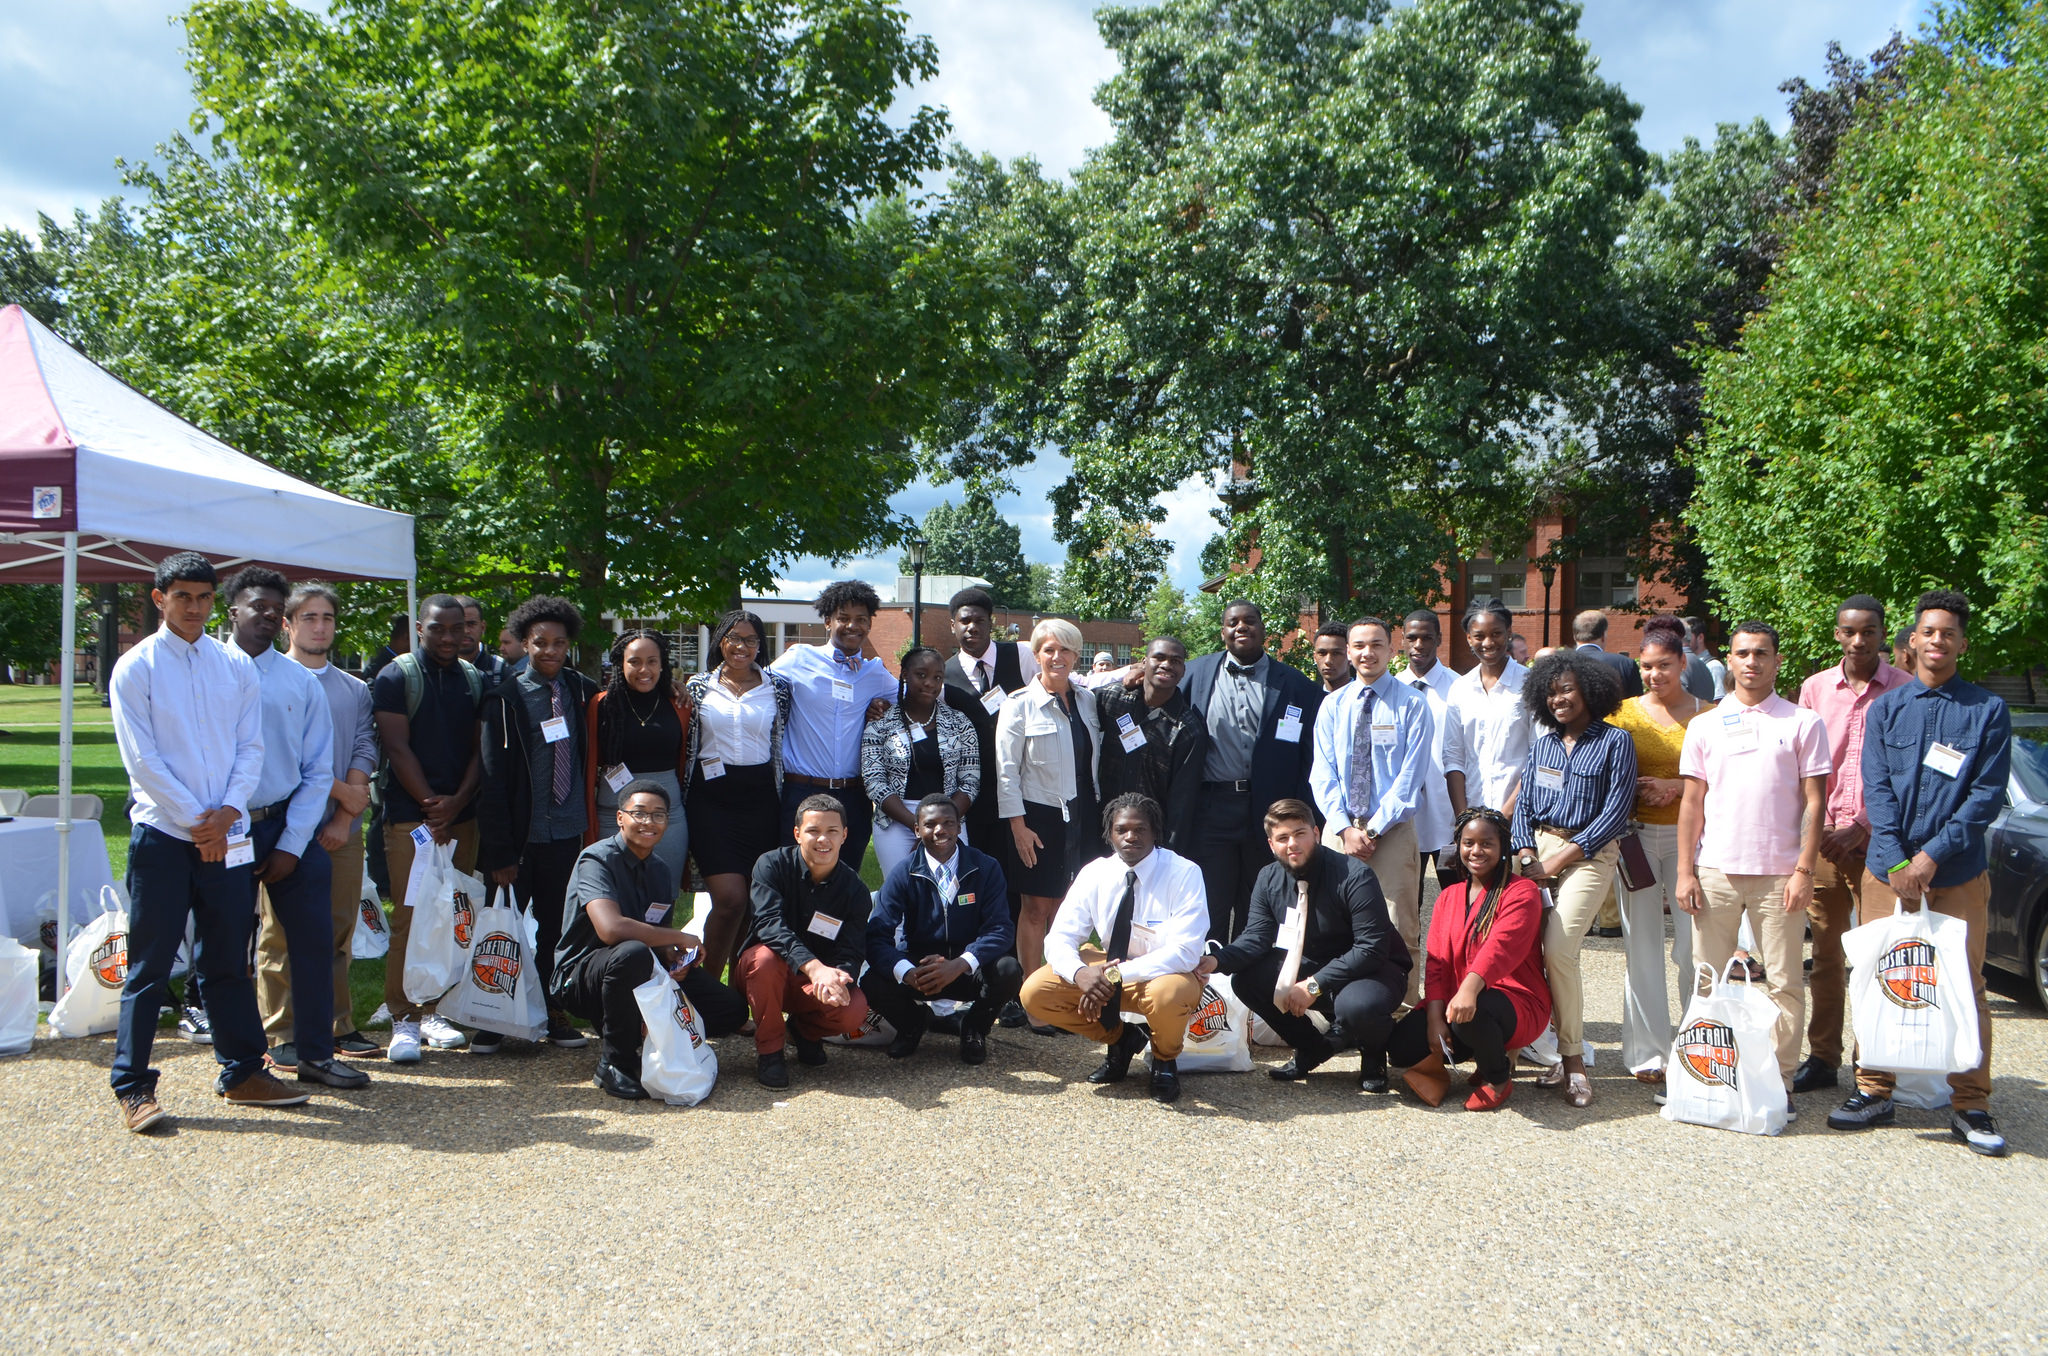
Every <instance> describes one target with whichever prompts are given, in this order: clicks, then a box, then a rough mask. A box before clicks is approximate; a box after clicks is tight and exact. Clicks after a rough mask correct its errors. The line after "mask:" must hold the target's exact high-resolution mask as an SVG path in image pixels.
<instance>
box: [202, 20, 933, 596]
mask: <svg viewBox="0 0 2048 1356" xmlns="http://www.w3.org/2000/svg"><path fill="white" fill-rule="evenodd" d="M186 23H187V32H188V34H189V38H190V51H191V69H192V71H193V74H194V79H195V82H196V86H197V90H198V94H199V97H200V101H201V103H202V105H203V107H204V109H205V110H206V111H207V113H208V114H209V115H211V117H213V118H214V119H216V120H217V122H218V125H219V126H220V128H221V129H222V130H223V132H224V139H225V144H227V145H230V146H232V148H233V149H234V151H235V152H236V153H237V154H238V155H239V156H240V157H241V159H242V160H243V161H244V162H245V163H247V164H248V165H250V166H251V167H252V168H253V169H254V171H255V172H256V173H258V174H259V175H260V176H261V178H262V179H263V181H264V183H265V184H266V185H267V186H268V187H269V188H270V189H272V190H273V191H274V192H276V193H277V194H279V195H281V196H282V197H283V198H284V199H285V200H286V201H287V202H288V203H290V205H291V207H292V209H293V211H294V214H295V216H296V218H297V219H298V220H299V221H300V222H301V223H303V224H304V225H305V226H306V227H308V228H310V229H311V230H312V231H314V232H315V233H317V234H318V235H319V236H320V238H321V239H322V240H323V241H324V242H325V244H326V245H327V246H328V247H329V248H330V249H331V250H332V252H333V254H334V255H335V256H336V257H337V258H338V259H340V260H341V261H342V262H343V263H345V264H346V265H347V266H348V267H349V268H350V269H351V270H352V271H354V272H355V273H356V274H357V275H358V276H360V277H361V278H362V279H364V280H365V283H366V285H367V286H368V287H370V288H371V289H372V290H373V291H374V292H375V293H376V294H377V295H378V296H380V297H384V298H388V299H390V301H391V304H392V308H393V310H392V316H391V319H392V321H393V323H397V324H402V325H404V326H407V327H409V328H410V329H412V330H413V331H415V332H416V333H418V334H419V335H420V336H422V343H421V348H420V352H421V355H422V360H423V362H425V363H426V364H427V376H428V378H429V380H430V382H431V384H432V385H434V386H435V387H436V388H437V389H439V390H440V391H442V392H444V400H445V401H446V402H447V403H448V404H449V405H450V406H451V407H459V408H460V409H461V411H462V414H463V416H464V418H465V420H466V421H467V425H468V428H467V432H468V433H469V434H470V436H471V442H472V444H473V455H472V456H471V458H470V459H469V461H468V463H467V464H468V466H469V468H470V469H471V472H472V474H474V475H475V476H476V477H477V483H476V485H475V486H474V488H473V491H472V492H473V493H475V494H477V495H479V496H481V497H482V498H483V499H485V500H487V501H490V502H496V503H504V504H512V505H524V506H526V507H527V508H528V509H529V510H530V513H529V514H528V520H527V521H526V522H524V523H522V524H521V527H522V530H521V531H519V532H515V533H509V534H507V535H506V536H505V537H504V538H502V539H494V540H492V541H491V542H490V546H491V548H492V549H493V550H494V551H495V552H496V557H497V558H496V559H486V560H485V562H484V565H485V567H486V569H487V570H489V571H491V572H494V573H498V574H501V575H504V576H507V577H521V578H524V579H526V580H529V581H531V582H532V583H535V584H553V585H556V586H559V587H567V588H569V589H572V590H573V591H575V592H576V593H578V594H579V595H580V596H581V597H582V598H583V599H584V601H585V602H586V603H587V604H590V605H593V606H598V607H602V606H605V605H606V604H607V603H613V604H617V605H631V606H634V607H637V608H640V609H643V610H653V609H659V608H662V607H664V606H666V607H668V608H671V609H673V610H676V611H685V612H687V611H701V610H704V609H707V608H709V607H712V606H715V605H718V604H721V603H723V602H724V601H726V600H727V599H729V598H731V597H732V596H733V595H734V594H736V593H737V592H738V590H739V589H740V588H741V587H742V586H743V585H744V586H747V587H753V588H764V587H766V586H767V585H768V584H769V583H770V581H771V580H772V578H773V575H774V573H775V567H776V564H777V562H778V561H781V560H784V559H787V558H789V557H791V556H795V555H802V554H818V555H824V556H832V557H838V556H845V555H848V554H852V553H854V552H855V551H857V550H860V549H863V548H866V547H870V546H872V545H874V544H878V543H879V542H881V541H883V540H886V539H888V538H889V536H890V535H891V528H890V524H889V519H888V511H887V506H886V500H887V497H888V495H889V493H890V492H891V491H892V490H894V489H895V488H897V487H899V486H901V485H902V484H903V483H905V482H906V481H907V480H908V479H909V478H910V476H911V475H912V474H913V473H914V463H913V461H912V458H911V457H910V455H909V430H912V429H914V428H915V427H917V426H918V425H919V424H920V423H921V422H923V421H924V420H925V419H926V418H928V417H929V414H930V411H931V410H932V409H933V408H934V407H935V406H936V404H937V403H938V398H939V395H940V393H941V392H942V391H943V390H945V389H946V387H947V385H948V383H949V382H951V381H952V380H953V379H954V376H953V374H954V373H955V372H957V371H960V370H963V369H964V368H966V367H968V366H970V365H971V363H972V361H973V353H972V346H971V343H970V342H969V340H970V338H971V336H967V335H964V334H957V333H955V330H956V328H957V325H956V317H957V316H959V315H960V314H962V313H963V312H964V310H965V309H966V302H967V300H968V299H969V297H970V295H971V285H970V284H968V283H967V282H965V281H963V279H962V278H961V277H960V276H959V275H957V274H955V273H954V272H952V271H951V270H949V269H948V268H947V267H945V266H944V263H943V261H942V259H941V258H940V257H939V256H938V255H937V254H936V253H935V252H934V250H933V249H932V248H931V246H930V242H929V238H928V232H927V231H926V229H925V225H924V223H923V222H922V221H921V220H920V218H919V217H918V216H917V215H916V214H915V213H914V212H913V211H912V210H911V209H910V207H909V205H908V204H907V203H906V202H905V201H904V200H903V199H902V198H901V197H900V196H899V195H900V194H901V193H902V192H903V191H904V190H905V189H906V188H908V187H910V186H912V185H913V184H914V182H915V179H916V176H917V175H918V174H920V173H922V172H924V171H926V170H929V169H932V168H935V167H936V165H937V163H938V147H939V144H940V138H941V137H942V135H943V129H944V120H943V117H942V115H940V114H939V113H937V112H935V111H933V110H931V109H928V108H921V109H914V110H910V111H909V112H908V113H907V115H902V116H885V115H889V114H890V113H891V108H892V104H893V103H894V101H895V99H896V98H897V95H898V93H899V91H900V90H901V88H902V87H903V86H904V85H905V84H907V83H908V82H911V81H915V80H918V79H922V78H928V77H929V76H931V75H932V74H933V72H934V70H935V66H934V60H935V58H934V52H933V49H932V46H931V44H930V43H929V41H928V40H925V39H919V38H912V37H910V36H908V35H907V34H906V32H905V30H904V17H903V15H902V13H901V11H900V10H899V9H897V8H896V7H895V6H894V5H893V4H890V3H888V2H887V0H680V2H679V0H602V2H601V3H589V2H588V0H464V2H463V3H455V4H448V3H444V2H443V0H340V2H339V3H336V4H334V5H332V6H330V7H329V8H328V9H327V11H326V13H324V14H314V13H309V12H307V11H305V10H302V9H300V8H297V7H295V6H293V5H291V4H288V3H285V0H201V2H200V3H198V4H196V5H195V6H194V7H193V9H192V11H191V12H190V14H189V15H188V17H187V21H186Z"/></svg>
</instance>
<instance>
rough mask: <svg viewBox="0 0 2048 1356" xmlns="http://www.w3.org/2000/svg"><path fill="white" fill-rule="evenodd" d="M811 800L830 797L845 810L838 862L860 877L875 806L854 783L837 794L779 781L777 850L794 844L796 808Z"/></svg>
mask: <svg viewBox="0 0 2048 1356" xmlns="http://www.w3.org/2000/svg"><path fill="white" fill-rule="evenodd" d="M812 796H830V797H832V799H834V800H836V801H838V802H839V803H840V804H841V805H843V806H844V807H846V841H845V842H844V843H842V844H841V845H840V847H839V860H840V861H842V862H845V863H846V864H847V865H848V866H850V867H852V868H853V871H854V874H855V875H859V874H860V868H861V863H862V861H863V860H865V859H866V857H867V852H868V839H870V838H872V837H874V835H875V806H874V802H872V801H870V800H869V799H868V793H867V788H866V787H864V786H862V785H860V783H859V782H857V781H856V782H855V783H854V784H853V785H852V786H842V787H840V788H839V789H838V790H836V791H834V790H827V789H826V788H825V787H822V786H812V785H810V784H808V783H806V782H800V781H797V780H796V779H795V778H793V777H789V776H787V775H785V776H784V777H783V779H782V841H781V842H780V843H778V844H777V846H778V847H786V846H788V845H789V844H790V843H792V842H794V841H795V834H796V807H797V806H799V805H801V804H803V803H804V802H805V801H806V800H809V799H810V798H811V797H812Z"/></svg>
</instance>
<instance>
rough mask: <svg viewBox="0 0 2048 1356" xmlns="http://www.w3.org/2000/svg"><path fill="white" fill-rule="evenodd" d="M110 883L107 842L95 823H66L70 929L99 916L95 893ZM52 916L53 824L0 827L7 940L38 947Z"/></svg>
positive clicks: (1, 911) (0, 893)
mask: <svg viewBox="0 0 2048 1356" xmlns="http://www.w3.org/2000/svg"><path fill="white" fill-rule="evenodd" d="M113 883H114V874H113V871H112V869H111V868H110V867H109V866H108V865H107V840H106V836H105V835H104V834H102V833H101V832H100V826H99V823H98V821H97V820H91V819H75V820H73V821H72V822H71V926H72V929H73V930H74V931H76V930H77V929H78V928H79V927H80V926H81V925H83V924H84V923H87V922H90V921H91V920H92V919H95V918H97V917H99V916H100V913H101V912H102V907H101V904H100V888H101V887H102V886H106V885H112V884H113ZM45 916H47V917H49V918H53V919H54V918H55V917H56V916H57V821H56V820H54V819H22V818H17V819H14V820H12V821H10V822H9V823H5V824H0V917H4V918H5V919H6V920H7V935H8V936H9V937H13V938H14V939H16V940H17V941H19V942H21V944H22V945H24V946H28V947H33V946H35V945H36V944H37V934H38V930H39V927H40V920H41V919H42V918H43V917H45Z"/></svg>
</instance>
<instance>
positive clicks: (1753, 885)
mask: <svg viewBox="0 0 2048 1356" xmlns="http://www.w3.org/2000/svg"><path fill="white" fill-rule="evenodd" d="M1781 662H1782V661H1781V660H1780V658H1779V655H1778V633H1777V631H1776V630H1775V629H1773V628H1772V627H1771V626H1769V625H1768V624H1766V623H1764V622H1757V621H1748V622H1744V623H1742V625H1740V626H1738V627H1736V628H1735V634H1734V635H1732V636H1730V637H1729V638H1728V696H1727V699H1726V700H1724V701H1723V702H1722V703H1721V704H1720V706H1718V707H1716V708H1715V709H1714V710H1712V711H1709V712H1708V713H1707V714H1705V715H1703V716H1700V717H1699V718H1698V719H1696V720H1694V721H1693V723H1692V724H1690V725H1688V726H1686V728H1685V744H1684V746H1683V747H1682V748H1681V749H1680V750H1679V754H1678V775H1679V776H1680V777H1681V778H1683V779H1684V781H1685V798H1684V800H1683V801H1681V802H1680V804H1679V807H1678V890H1677V898H1678V903H1679V907H1681V908H1683V909H1684V910H1685V911H1686V912H1687V913H1689V914H1691V915H1692V938H1693V941H1692V954H1693V958H1694V959H1695V960H1697V961H1701V962H1704V963H1705V964H1707V965H1710V966H1713V967H1714V968H1715V969H1716V970H1721V969H1723V968H1725V967H1726V966H1727V964H1728V958H1729V957H1730V956H1732V955H1734V954H1735V939H1736V934H1737V933H1738V932H1739V931H1740V930H1741V927H1742V920H1743V918H1744V916H1745V915H1746V916H1747V917H1748V919H1749V925H1750V928H1751V930H1752V931H1754V932H1755V933H1756V939H1757V947H1758V949H1759V950H1760V951H1761V952H1762V953H1763V962H1764V983H1765V987H1766V988H1768V989H1769V991H1770V995H1771V1001H1772V1002H1773V1003H1776V1004H1777V1005H1778V1024H1777V1027H1776V1028H1775V1034H1776V1037H1777V1045H1778V1072H1779V1073H1780V1074H1782V1075H1783V1076H1784V1079H1785V1088H1786V1090H1787V1091H1788V1092H1789V1091H1790V1090H1791V1088H1792V1073H1793V1069H1794V1066H1796V1065H1797V1064H1798V1063H1799V1028H1800V1027H1801V1026H1802V1025H1804V1022H1805V1018H1806V986H1805V982H1804V975H1803V973H1802V971H1801V968H1800V952H1801V950H1802V949H1803V948H1802V946H1801V943H1802V942H1803V940H1804V937H1803V936H1802V934H1803V932H1804V927H1803V923H1804V917H1803V915H1804V914H1805V912H1806V910H1807V909H1808V908H1809V907H1810V906H1811V905H1812V903H1813V869H1814V864H1815V863H1816V862H1817V861H1819V860H1820V826H1821V814H1822V806H1823V802H1824V801H1825V799H1826V794H1827V779H1828V773H1829V771H1830V770H1831V766H1830V764H1829V762H1828V732H1827V727H1825V726H1824V725H1822V724H1821V719H1820V717H1819V716H1817V715H1815V714H1814V713H1813V712H1811V711H1807V710H1804V709H1802V708H1800V707H1797V706H1794V705H1793V704H1792V703H1791V702H1788V701H1786V700H1785V699H1784V698H1783V697H1780V696H1779V695H1778V694H1777V693H1776V692H1775V691H1774V690H1773V687H1774V685H1775V684H1776V682H1777V681H1778V667H1779V664H1780V663H1781Z"/></svg>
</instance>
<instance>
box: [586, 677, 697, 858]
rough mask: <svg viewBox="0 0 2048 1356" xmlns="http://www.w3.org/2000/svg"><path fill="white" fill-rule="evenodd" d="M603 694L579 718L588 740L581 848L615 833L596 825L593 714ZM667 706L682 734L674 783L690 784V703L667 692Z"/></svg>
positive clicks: (595, 746)
mask: <svg viewBox="0 0 2048 1356" xmlns="http://www.w3.org/2000/svg"><path fill="white" fill-rule="evenodd" d="M604 692H605V690H604V689H603V688H599V689H598V690H597V692H596V694H595V695H594V696H592V697H591V699H590V707H589V709H588V710H587V711H585V712H584V717H583V718H584V720H585V722H586V729H587V730H588V732H589V736H590V737H589V739H588V740H587V741H585V743H584V745H583V747H584V748H586V749H588V750H590V756H589V757H588V758H585V759H584V760H583V761H584V762H585V763H586V764H587V765H588V766H586V767H585V768H584V769H583V807H584V816H583V823H584V825H585V827H584V830H583V845H584V846H585V847H589V846H590V845H591V844H592V843H595V842H596V841H597V840H598V839H600V838H609V837H611V836H612V834H614V833H616V832H617V830H616V829H615V828H613V827H612V826H611V825H610V824H604V825H600V824H599V823H598V822H597V773H598V767H597V713H598V708H599V707H601V706H603V705H604ZM668 704H669V705H670V706H672V707H674V708H675V713H676V720H677V721H678V722H679V723H680V724H681V726H682V730H683V742H682V743H681V744H679V745H677V746H676V779H677V780H678V781H681V782H688V781H689V780H690V777H689V766H690V763H689V759H690V699H689V698H688V697H685V696H681V695H680V694H678V693H675V692H671V693H669V694H668ZM649 719H652V717H649Z"/></svg>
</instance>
